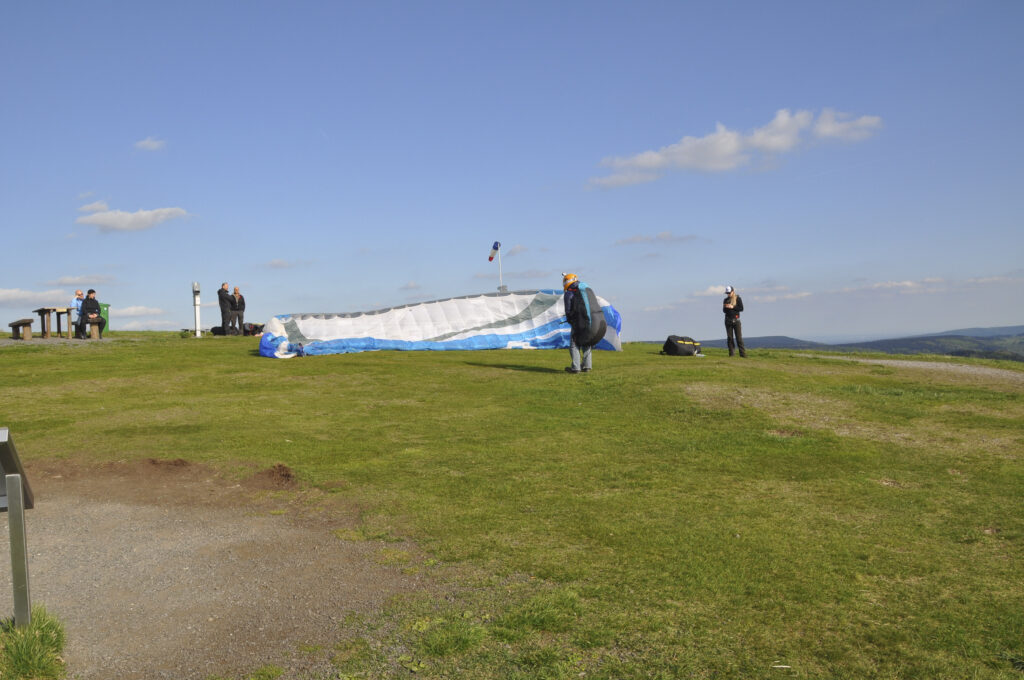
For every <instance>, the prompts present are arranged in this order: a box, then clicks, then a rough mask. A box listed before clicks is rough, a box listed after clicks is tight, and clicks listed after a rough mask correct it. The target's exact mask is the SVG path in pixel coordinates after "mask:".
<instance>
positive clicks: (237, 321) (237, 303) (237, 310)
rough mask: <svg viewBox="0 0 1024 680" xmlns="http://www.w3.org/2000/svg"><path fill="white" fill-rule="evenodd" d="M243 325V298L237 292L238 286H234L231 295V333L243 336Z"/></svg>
mask: <svg viewBox="0 0 1024 680" xmlns="http://www.w3.org/2000/svg"><path fill="white" fill-rule="evenodd" d="M244 323H245V296H243V295H242V294H241V293H239V292H238V286H235V292H234V293H233V294H232V295H231V332H232V333H237V334H238V335H245V332H244V331H243V329H244V327H245V326H244Z"/></svg>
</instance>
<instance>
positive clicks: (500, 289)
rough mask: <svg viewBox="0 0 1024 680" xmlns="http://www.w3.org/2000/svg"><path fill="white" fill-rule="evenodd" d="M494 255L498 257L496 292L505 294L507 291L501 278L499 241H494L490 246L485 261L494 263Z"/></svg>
mask: <svg viewBox="0 0 1024 680" xmlns="http://www.w3.org/2000/svg"><path fill="white" fill-rule="evenodd" d="M495 255H497V256H498V292H499V293H507V292H508V289H507V288H505V282H504V281H502V278H501V241H495V242H494V245H493V246H491V256H490V257H488V258H487V261H488V262H494V256H495Z"/></svg>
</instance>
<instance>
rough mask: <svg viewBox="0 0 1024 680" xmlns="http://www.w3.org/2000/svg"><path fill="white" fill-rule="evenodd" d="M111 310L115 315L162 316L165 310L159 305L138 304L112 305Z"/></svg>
mask: <svg viewBox="0 0 1024 680" xmlns="http://www.w3.org/2000/svg"><path fill="white" fill-rule="evenodd" d="M110 312H111V314H112V315H113V316H117V317H119V318H120V317H123V316H160V315H162V314H163V313H164V310H162V309H160V308H159V307H143V306H140V305H136V306H133V307H111V308H110Z"/></svg>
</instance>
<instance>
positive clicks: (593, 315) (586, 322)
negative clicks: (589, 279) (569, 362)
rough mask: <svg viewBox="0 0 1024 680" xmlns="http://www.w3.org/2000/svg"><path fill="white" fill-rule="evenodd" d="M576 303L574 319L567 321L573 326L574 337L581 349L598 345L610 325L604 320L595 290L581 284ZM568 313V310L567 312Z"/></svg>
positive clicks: (574, 305) (573, 309)
mask: <svg viewBox="0 0 1024 680" xmlns="http://www.w3.org/2000/svg"><path fill="white" fill-rule="evenodd" d="M576 293H577V295H576V302H575V304H573V306H572V318H570V317H569V316H568V314H567V315H566V320H567V321H568V322H569V325H570V326H572V337H573V339H574V340H575V341H576V344H577V345H578V346H580V347H587V346H591V345H596V344H597V343H599V342H601V338H603V337H604V334H605V332H606V331H607V330H608V323H607V322H606V321H605V319H604V310H603V309H601V303H599V302H598V301H597V295H596V294H595V293H594V289H593V288H591V287H590V286H588V285H587V284H585V283H583V282H580V284H579V288H578V289H577V291H576ZM566 311H567V312H568V310H566Z"/></svg>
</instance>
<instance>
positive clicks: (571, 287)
mask: <svg viewBox="0 0 1024 680" xmlns="http://www.w3.org/2000/svg"><path fill="white" fill-rule="evenodd" d="M562 290H564V291H565V294H564V296H563V301H564V302H565V318H566V321H568V322H569V324H570V325H572V332H571V333H570V334H569V360H570V361H571V362H572V365H571V366H567V367H566V369H565V370H566V372H568V373H581V372H582V373H588V372H590V369H591V368H592V367H593V366H592V363H591V356H590V354H591V352H590V350H591V349H593V347H592V346H591V345H583V346H580V345H578V344H576V336H577V334H578V332H579V331H580V330H581V329H578V328H577V327H576V326H575V325H573V320H574V319H577V318H579V316H580V314H579V311H580V310H579V309H578V308H577V305H582V304H584V303H583V298H582V297H581V294H580V280H579V278H578V277H577V276H576V275H575V274H562ZM584 330H585V329H584ZM581 354H582V362H581V361H580V358H581V357H580V355H581Z"/></svg>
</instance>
